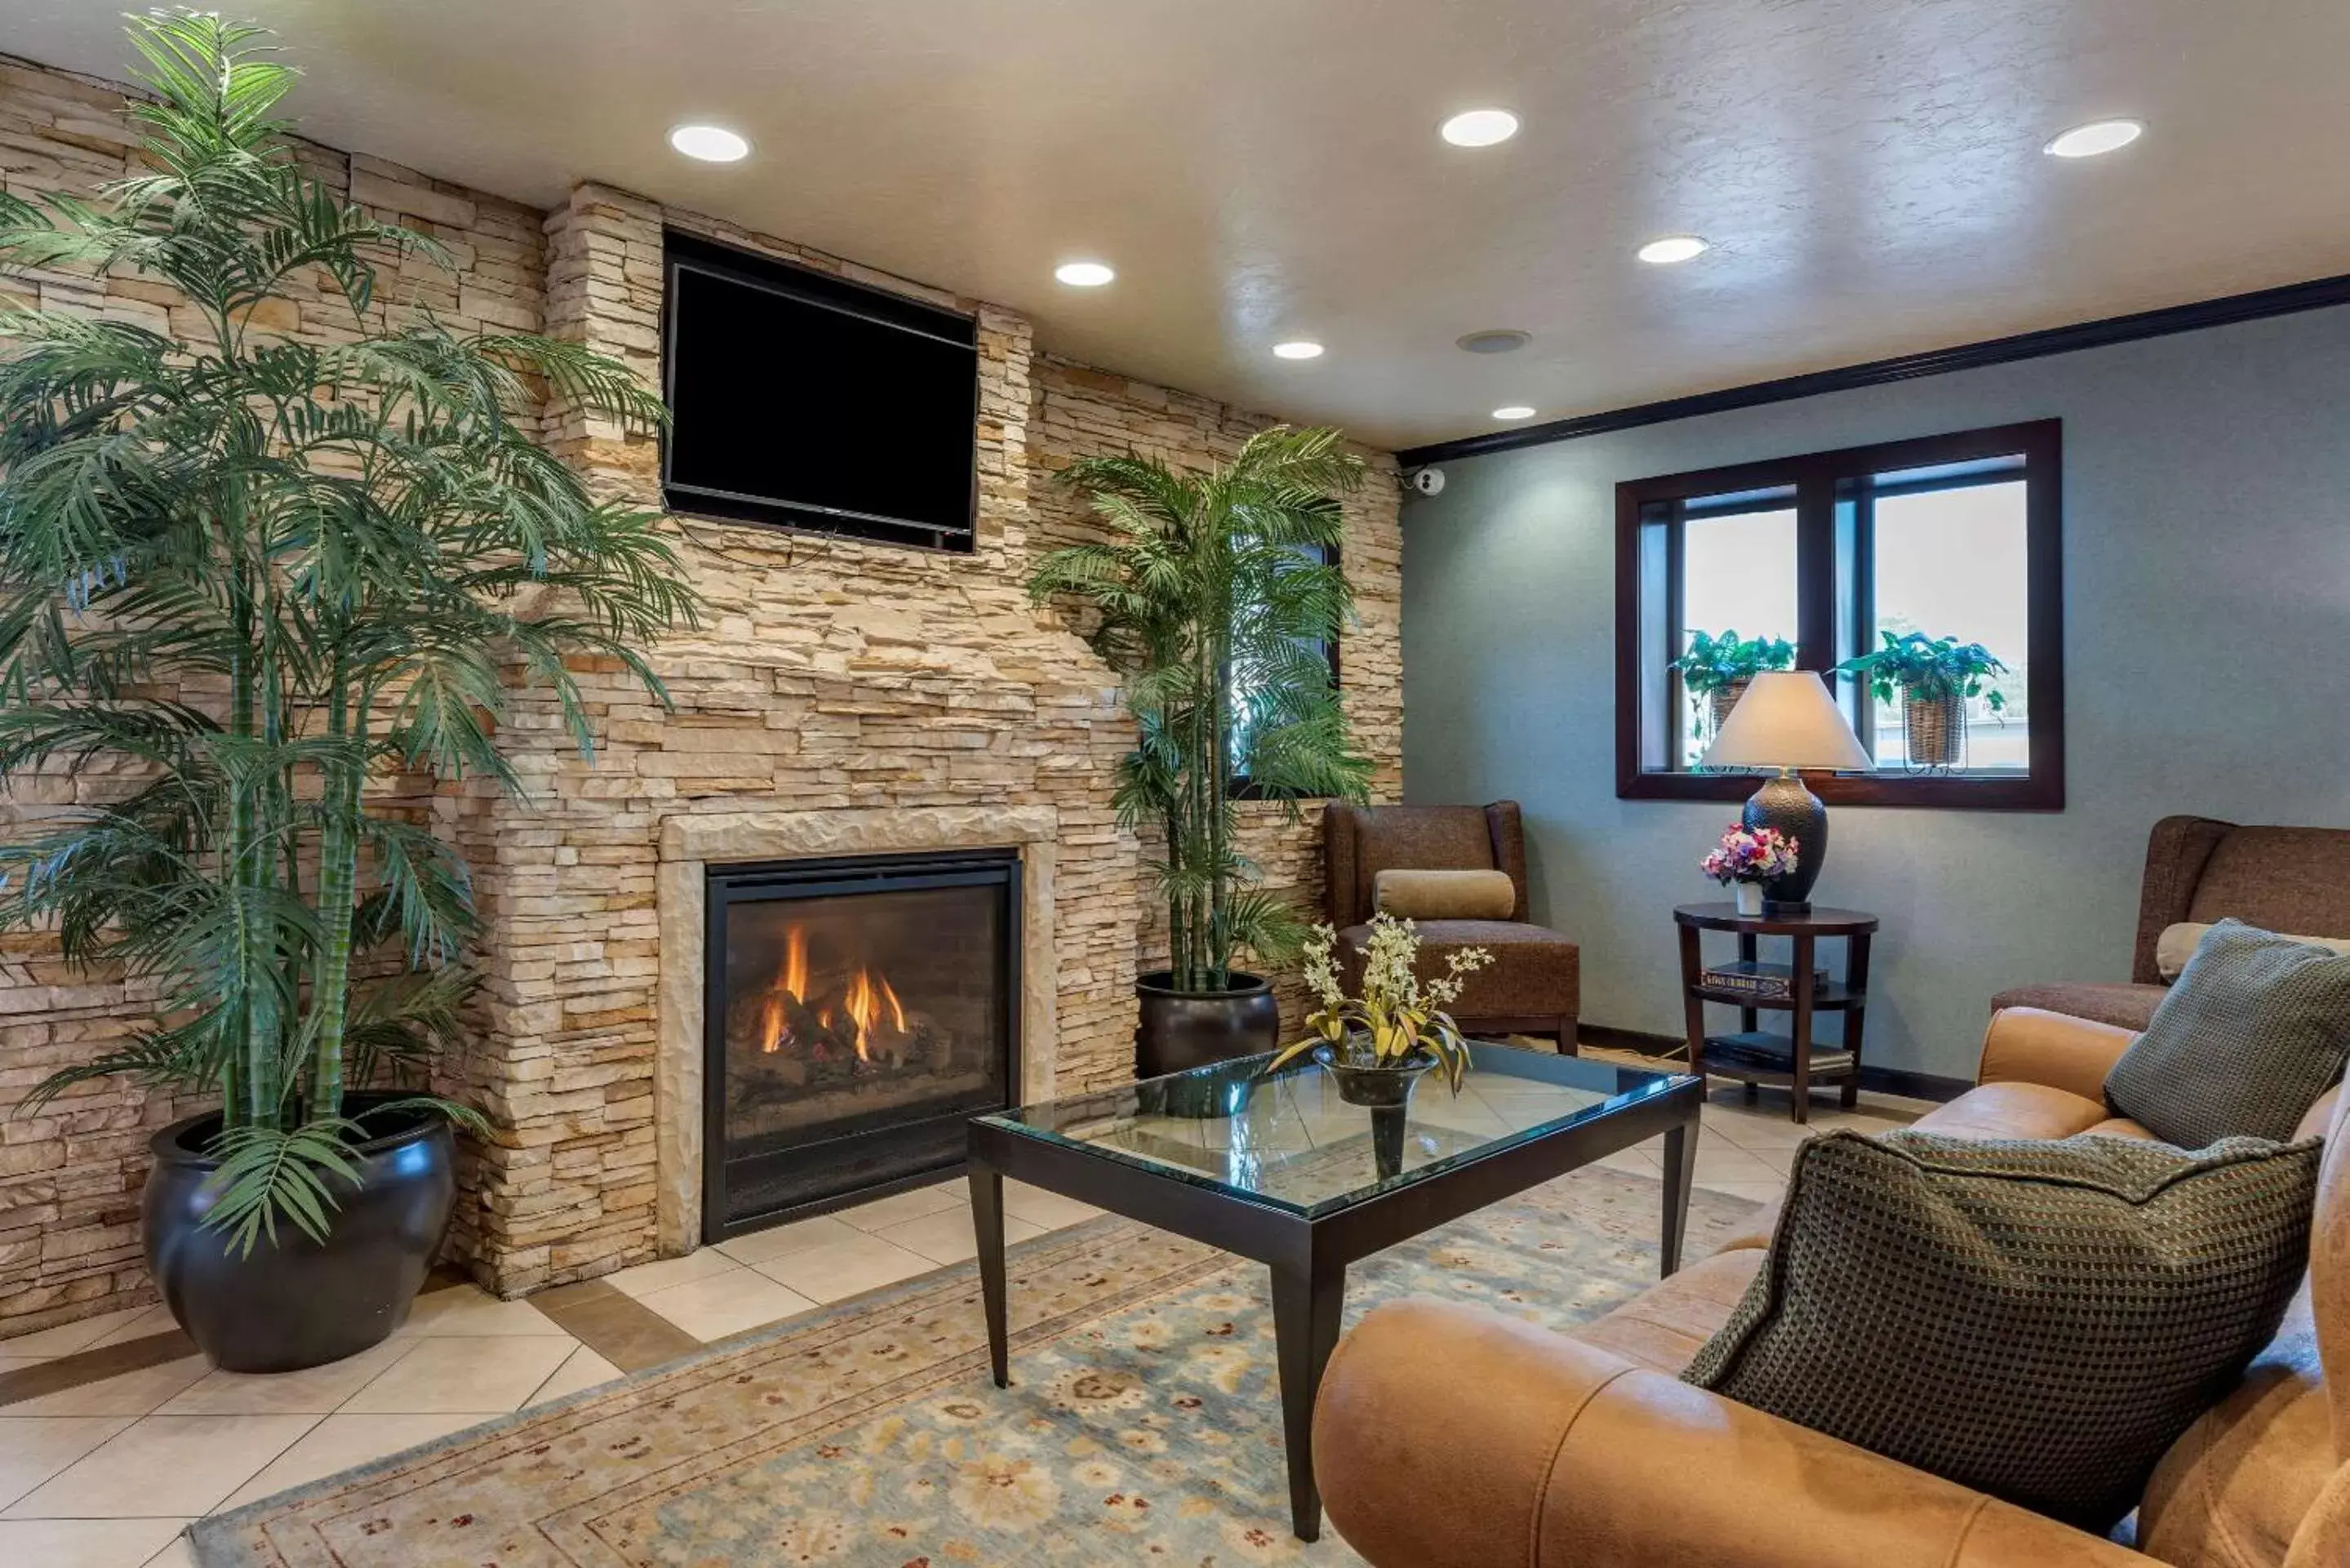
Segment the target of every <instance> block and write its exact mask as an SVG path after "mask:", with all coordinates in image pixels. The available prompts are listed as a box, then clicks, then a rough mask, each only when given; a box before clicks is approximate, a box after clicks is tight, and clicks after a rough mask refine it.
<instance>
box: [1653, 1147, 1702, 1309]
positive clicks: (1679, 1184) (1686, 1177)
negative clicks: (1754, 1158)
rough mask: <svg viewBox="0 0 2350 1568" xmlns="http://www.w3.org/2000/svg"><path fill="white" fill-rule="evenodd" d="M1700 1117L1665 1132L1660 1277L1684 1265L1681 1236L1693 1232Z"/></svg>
mask: <svg viewBox="0 0 2350 1568" xmlns="http://www.w3.org/2000/svg"><path fill="white" fill-rule="evenodd" d="M1697 1142H1698V1118H1697V1117H1695V1116H1691V1117H1690V1119H1689V1120H1688V1121H1686V1122H1684V1123H1682V1124H1681V1125H1680V1126H1679V1127H1675V1128H1673V1130H1672V1131H1670V1132H1669V1133H1667V1134H1666V1135H1665V1233H1664V1244H1663V1246H1662V1247H1661V1248H1660V1249H1659V1251H1661V1252H1662V1253H1663V1258H1664V1262H1663V1266H1662V1267H1661V1268H1660V1269H1659V1277H1662V1276H1663V1275H1667V1274H1671V1273H1673V1272H1677V1271H1678V1270H1679V1268H1680V1266H1681V1240H1682V1238H1683V1237H1685V1236H1687V1235H1688V1234H1689V1200H1690V1187H1691V1185H1692V1184H1694V1183H1695V1181H1696V1180H1697Z"/></svg>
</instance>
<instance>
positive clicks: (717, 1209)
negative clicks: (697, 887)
mask: <svg viewBox="0 0 2350 1568" xmlns="http://www.w3.org/2000/svg"><path fill="white" fill-rule="evenodd" d="M705 908H706V909H707V910H708V921H709V929H708V934H707V937H706V943H707V947H706V950H705V954H704V969H703V973H704V975H705V977H706V981H705V983H706V985H707V991H706V993H705V998H704V1005H703V1014H702V1016H703V1027H704V1032H705V1035H706V1040H705V1048H706V1050H707V1053H708V1058H707V1060H708V1068H707V1072H706V1074H705V1075H704V1078H703V1084H704V1090H703V1093H704V1096H705V1097H706V1101H707V1103H706V1106H705V1108H704V1111H705V1117H706V1120H705V1128H704V1136H703V1139H702V1149H703V1172H702V1185H703V1194H702V1239H703V1240H704V1241H723V1240H725V1239H726V1238H727V1237H729V1236H735V1235H740V1234H742V1233H743V1232H744V1231H755V1230H758V1229H760V1228H762V1227H763V1226H766V1225H771V1224H774V1223H776V1222H777V1221H779V1220H785V1219H789V1218H791V1217H793V1216H795V1215H801V1214H806V1213H810V1212H815V1211H818V1210H823V1209H826V1208H830V1207H836V1206H837V1205H838V1204H840V1203H842V1202H844V1201H847V1200H850V1199H858V1198H865V1197H871V1196H876V1195H878V1194H879V1193H882V1192H886V1191H889V1190H890V1189H894V1188H899V1187H905V1186H909V1185H911V1184H912V1183H914V1182H916V1181H919V1180H920V1179H923V1178H925V1177H928V1176H931V1175H933V1174H935V1173H936V1172H938V1171H940V1170H942V1169H948V1168H952V1167H953V1166H955V1165H957V1164H959V1163H960V1162H961V1161H962V1158H963V1132H962V1127H963V1122H964V1121H965V1119H967V1118H968V1117H970V1116H974V1115H977V1114H979V1113H981V1112H983V1111H991V1110H1001V1109H1003V1107H1004V1106H1009V1105H1011V1104H1013V1103H1014V1096H1015V1092H1016V1088H1017V1085H1018V1084H1019V1082H1020V1034H1019V1030H1020V1006H1019V999H1020V857H1019V854H1018V852H1017V851H1014V850H1003V851H994V850H976V851H975V850H955V851H950V852H945V853H941V854H935V855H875V856H862V857H855V858H847V859H822V860H790V861H781V862H776V863H773V864H763V865H752V866H725V867H712V869H711V870H710V872H709V883H708V888H707V901H706V904H705Z"/></svg>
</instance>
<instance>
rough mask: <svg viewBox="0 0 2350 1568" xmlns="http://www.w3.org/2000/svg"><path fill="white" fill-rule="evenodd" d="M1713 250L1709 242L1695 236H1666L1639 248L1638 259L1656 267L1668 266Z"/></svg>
mask: <svg viewBox="0 0 2350 1568" xmlns="http://www.w3.org/2000/svg"><path fill="white" fill-rule="evenodd" d="M1711 249H1713V245H1712V244H1711V242H1709V241H1706V240H1701V239H1700V238H1698V237H1697V236H1696V235H1695V234H1667V235H1666V236H1665V237H1664V238H1663V239H1661V240H1650V241H1649V242H1648V244H1645V245H1642V246H1641V247H1640V259H1641V260H1642V261H1644V262H1649V263H1652V264H1653V265H1657V266H1670V265H1673V263H1675V262H1685V261H1690V260H1691V259H1693V258H1695V257H1698V256H1701V255H1703V254H1705V253H1706V252H1708V251H1710V250H1711Z"/></svg>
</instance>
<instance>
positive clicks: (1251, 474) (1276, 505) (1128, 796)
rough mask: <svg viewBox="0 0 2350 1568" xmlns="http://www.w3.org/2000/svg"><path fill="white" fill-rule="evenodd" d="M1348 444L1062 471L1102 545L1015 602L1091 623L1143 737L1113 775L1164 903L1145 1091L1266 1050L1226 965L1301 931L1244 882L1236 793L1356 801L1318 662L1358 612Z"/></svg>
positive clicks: (1353, 476) (1266, 436)
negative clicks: (1196, 463)
mask: <svg viewBox="0 0 2350 1568" xmlns="http://www.w3.org/2000/svg"><path fill="white" fill-rule="evenodd" d="M1342 441H1343V437H1342V436H1341V435H1340V433H1339V432H1338V431H1335V430H1291V429H1289V428H1287V427H1285V426H1276V427H1275V428H1274V429H1271V430H1267V431H1261V432H1259V433H1258V434H1257V435H1255V436H1253V437H1252V438H1251V439H1250V440H1249V441H1248V443H1247V444H1246V445H1244V446H1243V447H1242V448H1241V450H1240V452H1239V453H1238V455H1236V456H1235V457H1234V458H1233V459H1232V462H1230V463H1228V464H1226V465H1225V466H1223V467H1222V468H1220V469H1217V470H1215V471H1213V472H1176V471H1175V470H1173V469H1171V468H1170V467H1169V466H1168V465H1167V464H1166V463H1164V462H1159V461H1157V460H1155V459H1149V458H1140V457H1089V458H1080V459H1078V460H1077V461H1076V462H1073V463H1071V464H1070V465H1069V466H1068V467H1067V468H1066V469H1064V470H1063V471H1062V472H1061V474H1060V476H1059V477H1060V483H1064V484H1066V485H1068V486H1071V487H1073V488H1074V489H1076V490H1077V491H1079V492H1081V493H1084V494H1085V495H1086V497H1087V499H1088V500H1089V501H1090V503H1091V504H1092V506H1093V509H1094V511H1095V512H1096V513H1097V514H1099V515H1100V517H1101V518H1102V520H1103V522H1104V523H1105V524H1107V528H1108V536H1107V538H1105V539H1101V540H1097V541H1092V542H1088V543H1086V544H1081V545H1066V546H1064V547H1062V548H1060V549H1057V550H1054V551H1052V552H1050V553H1049V554H1047V555H1046V556H1045V557H1044V558H1043V560H1041V561H1040V562H1039V563H1038V565H1037V567H1036V570H1035V575H1034V576H1033V577H1032V578H1031V580H1030V583H1029V591H1030V593H1031V594H1032V595H1033V596H1034V597H1035V599H1036V600H1037V601H1038V602H1039V603H1042V602H1044V601H1045V600H1047V599H1050V598H1052V597H1055V596H1066V597H1069V598H1071V599H1074V600H1076V601H1077V603H1078V604H1079V605H1081V606H1083V607H1086V608H1087V609H1089V610H1090V611H1091V612H1092V613H1091V616H1090V620H1089V626H1088V629H1087V634H1086V635H1087V641H1088V642H1089V643H1091V645H1092V646H1093V648H1094V649H1095V651H1096V652H1097V653H1099V654H1100V655H1101V656H1102V657H1103V659H1106V660H1107V661H1108V663H1109V664H1110V665H1111V666H1112V667H1113V668H1115V669H1117V670H1118V671H1120V672H1121V673H1122V674H1123V675H1124V676H1125V678H1126V681H1125V699H1126V704H1127V706H1128V709H1129V710H1130V711H1132V712H1133V714H1134V717H1135V722H1136V727H1137V731H1138V735H1137V742H1136V745H1135V749H1134V750H1133V751H1131V752H1129V753H1127V755H1126V756H1125V757H1124V758H1122V759H1121V760H1120V762H1119V763H1118V778H1117V785H1116V791H1115V794H1114V797H1113V798H1114V804H1115V806H1116V809H1117V813H1118V821H1119V823H1120V824H1121V826H1126V827H1128V828H1136V827H1142V826H1149V827H1153V828H1156V829H1157V831H1158V836H1159V848H1158V853H1157V856H1156V857H1155V858H1153V859H1152V860H1151V861H1149V866H1148V868H1149V871H1150V872H1151V873H1152V875H1153V877H1154V878H1155V880H1156V881H1157V884H1158V887H1159V892H1160V893H1161V895H1162V896H1163V897H1164V898H1165V899H1166V901H1167V926H1168V967H1167V968H1166V969H1164V970H1159V971H1152V972H1148V973H1145V974H1143V975H1141V976H1140V977H1139V979H1138V981H1137V982H1136V987H1135V989H1136V992H1137V993H1138V998H1139V1012H1140V1023H1139V1027H1138V1029H1137V1031H1136V1035H1135V1044H1136V1064H1137V1069H1138V1071H1139V1073H1140V1074H1141V1075H1142V1076H1144V1077H1156V1076H1158V1075H1161V1074H1164V1073H1171V1072H1176V1071H1179V1070H1181V1069H1184V1068H1188V1067H1194V1066H1200V1065H1202V1064H1207V1063H1210V1062H1215V1061H1223V1060H1229V1059H1231V1058H1232V1057H1236V1056H1245V1055H1253V1054H1259V1053H1262V1052H1266V1051H1271V1050H1273V1049H1274V1047H1275V1046H1277V1045H1278V1044H1280V1031H1281V1017H1280V1012H1279V1009H1278V1008H1277V1006H1276V1005H1275V1003H1274V997H1273V991H1272V988H1271V986H1269V985H1268V984H1267V983H1266V982H1265V981H1264V979H1263V977H1262V976H1261V975H1258V974H1255V973H1253V972H1250V971H1243V970H1242V969H1239V968H1237V967H1235V965H1236V959H1237V957H1238V956H1239V955H1240V954H1242V953H1243V950H1245V951H1247V952H1252V953H1254V954H1256V955H1257V956H1258V957H1259V958H1260V959H1263V960H1267V961H1279V960H1282V959H1284V958H1286V957H1288V956H1290V955H1292V954H1294V953H1295V951H1296V950H1297V949H1298V946H1299V944H1300V943H1301V941H1302V940H1304V937H1305V930H1306V925H1305V919H1304V918H1303V917H1302V916H1300V915H1299V914H1298V913H1297V912H1296V911H1295V909H1291V908H1290V907H1289V906H1288V905H1287V904H1286V903H1284V901H1283V900H1281V899H1280V898H1276V897H1274V895H1273V894H1272V893H1271V892H1270V891H1269V890H1268V889H1266V888H1262V887H1259V886H1254V885H1253V884H1254V883H1255V882H1256V881H1257V877H1258V873H1257V868H1256V867H1254V866H1253V864H1252V863H1251V862H1250V861H1249V859H1248V857H1246V856H1244V855H1243V854H1242V853H1241V850H1240V847H1239V843H1238V839H1239V833H1238V827H1239V822H1238V813H1237V811H1236V809H1235V806H1234V799H1235V788H1234V786H1235V780H1236V779H1238V778H1243V777H1245V778H1246V779H1248V780H1249V781H1251V783H1252V784H1254V785H1255V786H1257V788H1258V789H1259V790H1260V792H1261V793H1263V794H1265V795H1267V796H1269V797H1271V798H1273V799H1275V800H1278V801H1280V802H1281V803H1282V808H1283V810H1284V813H1285V814H1286V815H1288V817H1289V818H1290V819H1291V820H1293V821H1294V820H1295V819H1296V817H1297V814H1298V807H1297V803H1298V802H1299V801H1300V800H1301V799H1305V798H1311V797H1317V796H1319V797H1327V796H1336V797H1339V798H1342V799H1346V800H1355V801H1359V800H1362V799H1364V798H1365V797H1366V786H1367V781H1368V779H1369V776H1370V763H1369V761H1368V759H1367V758H1365V757H1363V756H1361V755H1359V754H1357V753H1356V752H1355V750H1354V749H1353V747H1352V745H1351V743H1350V742H1349V740H1348V738H1347V721H1346V715H1345V714H1344V712H1343V711H1341V710H1340V708H1339V703H1338V692H1337V687H1336V680H1335V679H1334V678H1333V675H1332V672H1331V669H1330V664H1329V660H1328V659H1327V657H1326V654H1325V652H1324V648H1325V647H1326V644H1327V642H1328V640H1329V639H1332V638H1334V637H1336V635H1337V632H1338V628H1339V626H1340V624H1341V622H1342V621H1344V620H1345V619H1346V618H1347V616H1348V615H1349V614H1350V613H1351V612H1352V607H1353V600H1352V597H1351V595H1350V594H1349V592H1348V590H1347V579H1346V576H1345V575H1344V573H1343V572H1342V571H1341V570H1340V569H1339V567H1338V566H1336V564H1335V562H1334V561H1333V560H1332V558H1331V557H1332V556H1333V554H1334V553H1335V551H1336V547H1337V545H1338V543H1339V540H1340V536H1341V533H1342V524H1341V519H1340V514H1339V505H1338V501H1337V499H1336V497H1337V496H1338V495H1340V494H1342V493H1346V492H1347V491H1351V490H1353V489H1354V488H1356V487H1357V485H1359V484H1360V483H1362V474H1363V464H1362V461H1361V460H1360V459H1359V458H1357V457H1355V456H1353V455H1352V454H1350V453H1348V452H1346V451H1345V450H1344V448H1343V445H1342Z"/></svg>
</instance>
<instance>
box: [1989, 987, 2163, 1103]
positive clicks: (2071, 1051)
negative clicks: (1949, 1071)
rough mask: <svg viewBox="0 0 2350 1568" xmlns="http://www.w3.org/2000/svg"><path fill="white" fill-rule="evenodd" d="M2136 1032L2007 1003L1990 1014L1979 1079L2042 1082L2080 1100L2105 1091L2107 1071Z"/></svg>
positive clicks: (2127, 1046)
mask: <svg viewBox="0 0 2350 1568" xmlns="http://www.w3.org/2000/svg"><path fill="white" fill-rule="evenodd" d="M2136 1039H2137V1035H2136V1034H2135V1033H2132V1032H2131V1031H2129V1030H2127V1029H2121V1028H2117V1027H2116V1026H2115V1025H2113V1024H2111V1023H2094V1022H2092V1021H2091V1020H2089V1019H2086V1018H2074V1017H2070V1016H2068V1015H2067V1014H2064V1013H2062V1012H2042V1011H2041V1010H2040V1009H2039V1008H2036V1007H2008V1008H2002V1009H2001V1010H2000V1011H1999V1012H1994V1013H1992V1014H1991V1029H1990V1031H1989V1032H1988V1033H1985V1034H1984V1035H1983V1048H1982V1065H1981V1068H1980V1069H1979V1070H1978V1071H1977V1072H1976V1074H1975V1081H1976V1082H1978V1083H1982V1084H2018V1083H2021V1084H2045V1085H2047V1086H2048V1087H2050V1088H2052V1089H2064V1090H2065V1091H2067V1092H2069V1093H2072V1094H2075V1095H2078V1096H2081V1097H2082V1098H2083V1099H2085V1100H2102V1099H2104V1098H2105V1096H2106V1074H2108V1073H2110V1072H2112V1071H2113V1070H2114V1064H2115V1063H2116V1062H2118V1061H2120V1060H2121V1054H2122V1053H2123V1052H2125V1051H2126V1050H2128V1049H2129V1047H2130V1042H2131V1041H2133V1040H2136Z"/></svg>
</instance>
